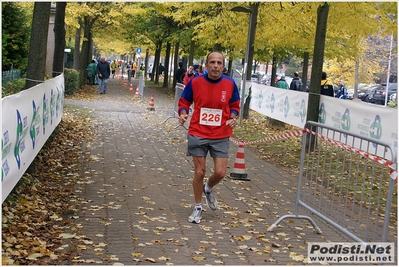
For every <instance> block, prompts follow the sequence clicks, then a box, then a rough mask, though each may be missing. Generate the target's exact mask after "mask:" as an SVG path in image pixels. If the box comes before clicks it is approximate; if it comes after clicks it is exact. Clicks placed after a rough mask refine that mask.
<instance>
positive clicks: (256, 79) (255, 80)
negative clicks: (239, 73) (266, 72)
mask: <svg viewBox="0 0 399 267" xmlns="http://www.w3.org/2000/svg"><path fill="white" fill-rule="evenodd" d="M259 79H260V76H259V74H257V73H254V74H251V82H253V83H258V82H259Z"/></svg>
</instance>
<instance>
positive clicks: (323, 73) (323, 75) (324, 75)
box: [321, 71, 327, 80]
mask: <svg viewBox="0 0 399 267" xmlns="http://www.w3.org/2000/svg"><path fill="white" fill-rule="evenodd" d="M321 79H322V80H325V79H327V73H325V72H324V71H323V72H322V73H321Z"/></svg>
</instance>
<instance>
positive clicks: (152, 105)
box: [147, 94, 155, 111]
mask: <svg viewBox="0 0 399 267" xmlns="http://www.w3.org/2000/svg"><path fill="white" fill-rule="evenodd" d="M147 109H148V110H152V111H154V110H155V106H154V94H152V95H151V98H150V103H149V105H148V108H147Z"/></svg>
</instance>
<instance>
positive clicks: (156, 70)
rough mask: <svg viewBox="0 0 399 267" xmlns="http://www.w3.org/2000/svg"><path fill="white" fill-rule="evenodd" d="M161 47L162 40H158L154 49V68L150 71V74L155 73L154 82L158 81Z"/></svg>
mask: <svg viewBox="0 0 399 267" xmlns="http://www.w3.org/2000/svg"><path fill="white" fill-rule="evenodd" d="M161 49H162V41H158V43H157V45H156V50H155V59H154V68H153V71H152V74H153V75H152V76H154V75H155V79H154V83H155V84H158V83H159V75H160V73H159V63H160V62H161Z"/></svg>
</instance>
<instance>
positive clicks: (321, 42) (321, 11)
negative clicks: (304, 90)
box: [306, 3, 329, 149]
mask: <svg viewBox="0 0 399 267" xmlns="http://www.w3.org/2000/svg"><path fill="white" fill-rule="evenodd" d="M328 11H329V5H328V3H324V4H323V5H322V6H319V8H318V9H317V25H316V35H315V43H314V52H313V64H312V77H311V78H310V89H309V92H310V94H309V102H308V112H307V118H306V120H307V121H315V122H317V121H319V118H320V119H321V120H320V122H323V120H324V116H323V113H324V111H323V110H320V111H319V106H320V83H321V73H322V71H323V60H324V46H325V42H326V33H327V20H328ZM319 113H320V114H319ZM314 142H316V138H311V135H307V139H306V146H310V147H311V148H312V149H315V148H317V144H315V143H314Z"/></svg>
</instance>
